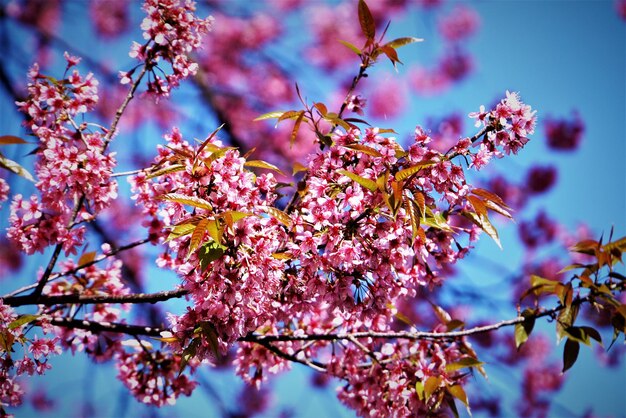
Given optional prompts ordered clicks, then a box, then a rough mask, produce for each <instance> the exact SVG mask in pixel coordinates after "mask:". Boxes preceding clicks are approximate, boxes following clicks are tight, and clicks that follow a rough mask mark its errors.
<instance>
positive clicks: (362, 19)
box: [359, 0, 376, 41]
mask: <svg viewBox="0 0 626 418" xmlns="http://www.w3.org/2000/svg"><path fill="white" fill-rule="evenodd" d="M359 23H360V24H361V31H363V35H365V37H366V38H367V39H368V40H370V41H373V40H374V38H375V37H376V23H375V22H374V17H373V16H372V12H370V9H369V7H367V4H366V3H365V1H363V0H359Z"/></svg>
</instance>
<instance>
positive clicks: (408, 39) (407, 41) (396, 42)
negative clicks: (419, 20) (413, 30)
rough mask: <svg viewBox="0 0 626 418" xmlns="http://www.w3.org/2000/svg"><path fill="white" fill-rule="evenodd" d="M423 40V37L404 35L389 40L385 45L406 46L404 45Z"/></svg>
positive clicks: (393, 46)
mask: <svg viewBox="0 0 626 418" xmlns="http://www.w3.org/2000/svg"><path fill="white" fill-rule="evenodd" d="M423 41H424V40H423V39H422V38H413V37H404V38H397V39H394V40H393V41H391V42H387V43H386V44H385V46H390V47H392V48H400V47H401V46H404V45H409V44H413V43H415V42H423Z"/></svg>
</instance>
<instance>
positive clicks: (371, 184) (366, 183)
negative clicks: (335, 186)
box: [337, 169, 378, 192]
mask: <svg viewBox="0 0 626 418" xmlns="http://www.w3.org/2000/svg"><path fill="white" fill-rule="evenodd" d="M337 172H338V173H339V174H341V175H344V176H346V177H348V178H350V179H351V180H353V181H355V182H357V183H358V184H360V185H361V186H363V187H365V188H366V189H367V190H369V191H370V192H375V191H376V190H378V185H377V184H376V182H375V181H374V180H371V179H366V178H365V177H361V176H359V175H358V174H354V173H353V172H351V171H348V170H343V169H342V170H337Z"/></svg>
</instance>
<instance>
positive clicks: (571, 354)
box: [562, 338, 580, 373]
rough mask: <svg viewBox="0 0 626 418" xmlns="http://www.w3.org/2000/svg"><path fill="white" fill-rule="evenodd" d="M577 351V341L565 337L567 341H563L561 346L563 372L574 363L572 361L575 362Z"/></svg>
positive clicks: (578, 347) (578, 346) (578, 349)
mask: <svg viewBox="0 0 626 418" xmlns="http://www.w3.org/2000/svg"><path fill="white" fill-rule="evenodd" d="M579 351H580V344H579V343H578V341H574V340H572V339H569V338H568V339H567V341H565V347H564V348H563V370H562V372H563V373H565V371H567V370H568V369H569V368H571V367H572V366H573V365H574V363H576V359H578V352H579Z"/></svg>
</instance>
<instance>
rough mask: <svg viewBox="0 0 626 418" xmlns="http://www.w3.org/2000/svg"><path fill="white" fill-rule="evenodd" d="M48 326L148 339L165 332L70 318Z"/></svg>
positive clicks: (59, 319)
mask: <svg viewBox="0 0 626 418" xmlns="http://www.w3.org/2000/svg"><path fill="white" fill-rule="evenodd" d="M50 324H52V325H54V326H57V327H64V328H73V329H84V330H87V331H91V332H94V333H98V332H116V333H120V334H127V335H134V336H137V335H145V336H148V337H160V336H161V332H163V331H166V330H165V329H161V328H156V327H148V326H143V325H129V324H122V323H119V322H94V321H83V320H80V319H71V318H52V319H51V320H50Z"/></svg>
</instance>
